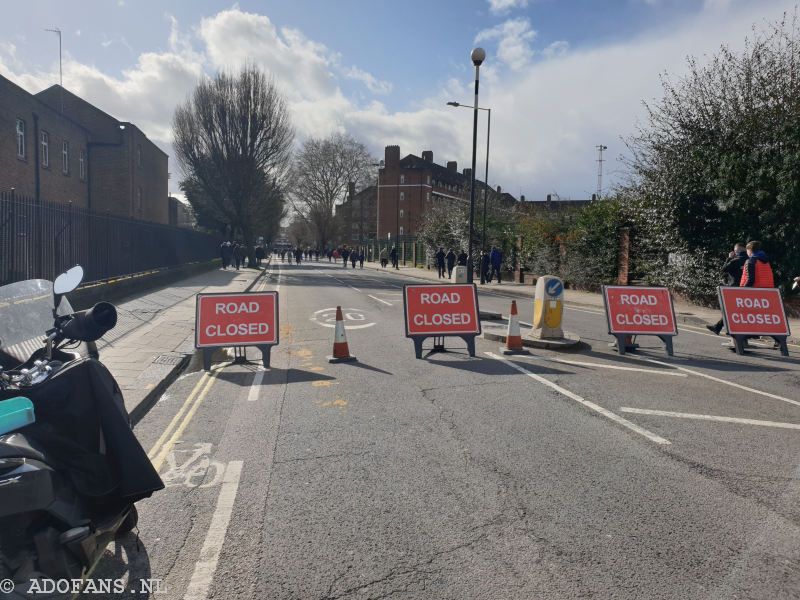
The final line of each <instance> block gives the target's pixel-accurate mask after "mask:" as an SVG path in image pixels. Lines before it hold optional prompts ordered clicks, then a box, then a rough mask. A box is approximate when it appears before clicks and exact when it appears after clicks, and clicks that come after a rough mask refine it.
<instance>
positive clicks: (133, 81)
mask: <svg viewBox="0 0 800 600" xmlns="http://www.w3.org/2000/svg"><path fill="white" fill-rule="evenodd" d="M794 10H795V4H794V3H793V2H790V1H787V0H603V1H599V0H459V1H458V2H456V1H453V0H404V1H403V2H394V1H388V0H377V1H375V0H372V1H367V0H336V1H334V0H329V1H323V0H314V1H311V0H274V1H273V0H261V1H252V0H242V1H240V2H237V3H224V2H215V1H212V0H192V1H185V0H154V1H151V0H81V1H80V2H64V1H63V0H58V1H53V0H28V1H27V2H21V1H16V0H0V16H1V17H2V18H0V74H2V75H3V76H5V77H7V78H9V79H11V80H12V81H14V82H15V83H17V84H18V85H20V86H22V87H23V88H25V89H26V90H28V91H29V92H31V93H37V92H39V91H41V90H43V89H45V88H47V87H49V86H51V85H53V84H56V83H58V82H59V43H58V35H57V34H55V33H53V32H48V31H46V30H47V29H60V30H61V45H62V46H61V47H62V50H61V56H62V67H63V83H64V87H65V88H67V89H68V90H70V91H71V92H74V93H75V94H77V95H79V96H81V97H83V98H84V99H86V100H87V101H89V102H91V103H92V104H94V105H96V106H98V107H99V108H101V109H102V110H104V111H105V112H107V113H109V114H111V115H112V116H114V117H115V118H117V119H119V120H121V121H129V122H132V123H134V124H136V125H137V126H138V127H139V128H140V129H142V130H143V131H144V132H145V134H146V135H147V136H148V137H149V138H150V140H152V141H153V142H154V143H156V144H157V145H158V146H159V147H160V148H162V149H163V150H164V151H165V152H167V154H169V156H170V165H169V170H170V172H171V179H170V184H169V186H170V190H169V191H170V193H173V194H177V193H179V187H178V184H179V182H180V179H181V172H180V167H179V165H178V164H177V163H176V161H174V160H173V157H172V154H173V153H172V147H171V140H172V134H171V121H172V115H173V112H174V110H175V107H176V106H177V105H179V104H181V103H183V102H185V101H186V99H187V98H188V97H189V95H190V94H191V92H192V90H193V89H194V87H195V86H196V85H197V83H198V82H199V81H201V80H202V79H203V78H207V77H214V76H215V75H216V74H217V73H218V72H220V71H224V70H234V71H237V70H238V69H239V68H240V67H241V66H242V65H243V64H245V63H249V64H254V65H256V66H258V67H260V68H262V69H264V70H265V71H266V72H268V73H269V74H270V75H271V76H272V77H273V78H274V81H275V82H276V84H277V85H278V87H279V89H280V90H281V92H282V93H283V95H284V96H285V98H286V100H287V101H288V105H289V107H290V110H291V113H292V122H293V124H294V127H295V131H296V137H295V143H296V145H297V146H298V147H299V146H300V145H301V144H302V143H303V141H305V140H307V139H308V138H309V137H325V136H328V135H330V134H332V133H334V132H341V133H346V134H350V135H352V136H353V137H354V138H356V139H357V140H358V141H360V142H362V143H363V144H364V145H365V146H366V147H367V148H368V149H369V151H370V152H371V153H372V154H373V155H374V156H375V158H376V160H377V159H381V158H383V156H384V147H385V146H387V145H399V146H400V152H401V156H405V155H406V154H416V155H418V156H419V155H421V153H422V151H423V150H431V151H433V155H434V161H435V162H437V163H439V164H441V165H444V164H446V163H447V161H451V160H455V161H457V162H458V168H459V169H463V168H465V167H469V166H470V163H471V157H472V133H473V132H472V119H473V116H472V111H469V110H466V109H464V108H453V107H449V106H447V105H446V103H447V102H449V101H456V102H460V103H461V104H466V105H471V104H472V102H473V98H474V75H475V70H474V67H473V66H472V63H471V61H470V58H469V57H470V52H471V50H472V49H473V48H474V47H476V46H480V47H482V48H484V49H485V51H486V60H485V62H484V63H483V65H482V66H481V68H480V95H479V106H481V107H484V108H489V109H491V128H490V148H489V183H490V184H491V185H492V186H498V185H500V186H502V188H503V190H504V191H506V192H509V193H511V194H512V195H514V196H516V197H518V198H519V196H520V195H525V197H526V200H544V199H545V197H546V195H547V194H557V195H558V196H559V197H560V198H563V199H586V198H589V197H590V196H591V194H592V193H595V192H596V191H597V189H598V162H597V161H598V150H597V146H598V145H603V146H606V147H607V150H606V151H605V152H604V156H603V158H604V161H605V162H604V163H603V180H602V187H603V192H604V193H607V192H609V191H610V189H612V188H613V185H614V184H615V183H619V182H622V181H624V180H625V178H626V175H627V171H626V168H625V166H624V164H623V163H622V162H621V161H620V158H621V157H623V156H625V155H626V153H627V151H626V146H625V143H624V140H625V139H628V138H630V137H631V136H632V135H633V134H635V132H636V130H637V127H638V126H639V125H642V124H645V123H646V121H645V110H644V106H643V101H646V102H655V101H657V100H658V99H659V98H661V96H662V93H663V92H662V87H661V82H660V77H661V76H662V75H663V74H665V73H666V74H669V76H670V78H671V79H673V80H676V79H678V78H680V77H681V76H682V75H684V74H686V72H687V63H686V59H687V57H689V56H695V57H698V58H699V59H700V61H701V62H703V61H704V60H707V59H708V58H709V57H711V56H713V55H714V54H716V53H717V52H718V51H719V49H720V46H721V45H723V44H724V45H727V46H729V47H730V48H732V49H738V48H742V47H743V46H744V42H745V39H746V38H747V37H748V36H751V37H752V35H753V27H754V26H755V27H756V28H761V27H763V26H764V24H765V23H767V22H774V21H777V20H779V19H780V18H781V17H782V15H783V14H784V12H788V13H793V12H794ZM486 114H487V113H486V112H485V111H480V113H479V116H480V120H479V124H478V132H477V139H478V144H477V169H476V171H477V175H478V177H479V178H481V179H483V178H484V169H485V157H486V137H487V122H486Z"/></svg>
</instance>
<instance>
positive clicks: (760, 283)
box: [729, 240, 775, 351]
mask: <svg viewBox="0 0 800 600" xmlns="http://www.w3.org/2000/svg"><path fill="white" fill-rule="evenodd" d="M746 248H747V261H745V263H744V269H742V279H741V280H740V281H739V287H758V288H774V287H775V280H774V278H773V276H772V266H771V265H770V264H769V258H767V255H766V254H765V253H764V251H763V250H762V249H761V242H757V241H755V240H753V241H751V242H747V246H746ZM747 339H748V338H745V339H744V342H743V344H744V345H745V346H746V345H747ZM729 347H730V348H731V350H734V351H735V350H736V344H735V342H734V341H733V340H731V345H730V346H729Z"/></svg>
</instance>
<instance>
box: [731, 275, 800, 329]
mask: <svg viewBox="0 0 800 600" xmlns="http://www.w3.org/2000/svg"><path fill="white" fill-rule="evenodd" d="M719 303H720V306H721V308H722V313H723V318H724V319H725V324H726V325H727V331H728V333H729V334H730V335H779V336H781V335H786V336H788V335H789V323H788V322H787V320H786V312H785V311H784V309H783V300H782V299H781V294H780V291H778V290H777V289H775V288H754V287H720V288H719Z"/></svg>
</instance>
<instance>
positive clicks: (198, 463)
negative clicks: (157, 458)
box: [161, 443, 225, 489]
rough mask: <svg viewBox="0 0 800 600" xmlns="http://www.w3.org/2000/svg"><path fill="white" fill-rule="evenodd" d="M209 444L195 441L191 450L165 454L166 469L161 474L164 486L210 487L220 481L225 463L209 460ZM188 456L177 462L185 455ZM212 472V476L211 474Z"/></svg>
mask: <svg viewBox="0 0 800 600" xmlns="http://www.w3.org/2000/svg"><path fill="white" fill-rule="evenodd" d="M211 447H212V445H211V444H208V443H196V444H195V445H194V449H192V450H173V451H172V452H170V453H169V455H168V456H167V460H166V463H167V466H168V467H169V468H168V469H167V471H166V472H165V473H164V474H163V475H162V476H161V480H162V481H163V482H164V485H165V486H166V487H177V486H184V487H188V488H201V489H205V488H210V487H213V486H215V485H218V484H219V483H221V482H222V476H223V474H224V473H225V463H222V462H219V461H216V460H211ZM187 454H188V455H189V456H188V458H186V459H185V460H183V462H179V458H183V457H184V456H185V455H187ZM212 473H213V476H212Z"/></svg>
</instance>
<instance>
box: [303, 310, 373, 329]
mask: <svg viewBox="0 0 800 600" xmlns="http://www.w3.org/2000/svg"><path fill="white" fill-rule="evenodd" d="M342 318H343V319H344V326H345V328H347V329H366V328H367V327H372V326H373V325H375V323H374V322H369V323H365V321H366V320H367V315H366V312H365V311H364V310H363V309H360V308H343V309H342ZM311 321H313V322H314V323H316V324H317V325H322V326H323V327H336V308H335V307H334V308H323V309H322V310H318V311H317V312H315V313H314V315H313V316H312V317H311Z"/></svg>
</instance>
